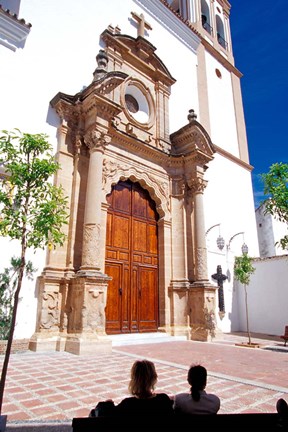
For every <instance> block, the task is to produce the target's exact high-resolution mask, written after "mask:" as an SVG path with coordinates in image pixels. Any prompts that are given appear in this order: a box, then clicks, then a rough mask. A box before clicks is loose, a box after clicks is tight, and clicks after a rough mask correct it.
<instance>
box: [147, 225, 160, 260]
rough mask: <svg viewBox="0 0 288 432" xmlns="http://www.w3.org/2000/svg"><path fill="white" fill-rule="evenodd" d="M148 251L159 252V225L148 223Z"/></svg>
mask: <svg viewBox="0 0 288 432" xmlns="http://www.w3.org/2000/svg"><path fill="white" fill-rule="evenodd" d="M147 252H150V253H151V254H155V255H156V254H157V253H158V241H157V225H155V224H154V225H152V224H148V225H147Z"/></svg>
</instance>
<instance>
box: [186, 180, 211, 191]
mask: <svg viewBox="0 0 288 432" xmlns="http://www.w3.org/2000/svg"><path fill="white" fill-rule="evenodd" d="M207 183H208V182H207V180H204V179H203V178H201V177H197V178H192V179H190V180H189V182H188V187H189V189H190V190H191V191H192V192H193V193H203V192H204V189H205V188H206V186H207Z"/></svg>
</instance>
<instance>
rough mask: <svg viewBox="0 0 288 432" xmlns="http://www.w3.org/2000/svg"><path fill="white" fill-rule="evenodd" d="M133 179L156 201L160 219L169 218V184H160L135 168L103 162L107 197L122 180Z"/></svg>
mask: <svg viewBox="0 0 288 432" xmlns="http://www.w3.org/2000/svg"><path fill="white" fill-rule="evenodd" d="M127 179H131V180H132V181H134V182H139V184H140V185H141V186H142V187H143V188H144V189H146V190H148V192H149V193H150V196H151V198H152V199H153V200H154V201H155V204H156V210H157V212H158V214H159V216H160V217H165V216H168V214H169V213H170V200H169V193H168V191H169V186H168V180H167V182H165V181H162V182H160V181H159V180H158V178H156V177H155V176H152V175H151V174H148V173H147V172H146V171H144V170H140V169H138V168H136V167H135V166H133V167H131V166H128V165H125V164H122V163H121V164H120V163H118V162H114V161H111V160H108V159H104V161H103V189H104V193H105V196H106V195H108V194H109V193H110V192H111V189H112V186H113V185H115V184H117V183H118V182H119V181H120V180H127Z"/></svg>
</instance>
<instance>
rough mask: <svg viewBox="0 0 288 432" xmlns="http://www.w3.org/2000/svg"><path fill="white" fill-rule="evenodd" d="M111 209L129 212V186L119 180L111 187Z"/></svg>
mask: <svg viewBox="0 0 288 432" xmlns="http://www.w3.org/2000/svg"><path fill="white" fill-rule="evenodd" d="M113 209H114V211H117V212H121V213H122V212H124V213H127V214H129V215H130V214H131V186H130V185H129V184H128V183H127V182H120V183H118V184H117V185H116V186H114V189H113Z"/></svg>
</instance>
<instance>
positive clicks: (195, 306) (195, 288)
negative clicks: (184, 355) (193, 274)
mask: <svg viewBox="0 0 288 432" xmlns="http://www.w3.org/2000/svg"><path fill="white" fill-rule="evenodd" d="M216 290H217V287H215V286H214V285H212V284H210V283H209V282H207V283H205V282H202V281H201V282H199V283H197V282H194V283H193V284H192V285H191V288H190V289H189V294H188V296H189V309H190V314H189V316H190V326H191V333H190V339H191V340H196V341H202V342H211V341H212V340H213V339H214V338H216V337H217V338H218V337H220V334H221V333H222V332H221V330H220V329H219V328H218V327H217V320H216V316H215V314H216Z"/></svg>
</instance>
